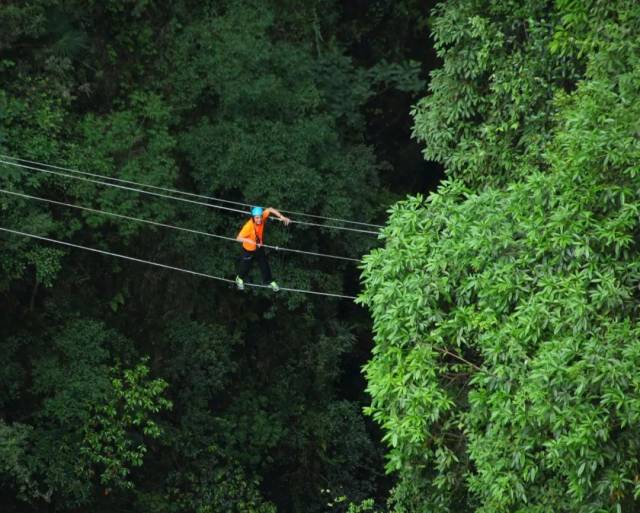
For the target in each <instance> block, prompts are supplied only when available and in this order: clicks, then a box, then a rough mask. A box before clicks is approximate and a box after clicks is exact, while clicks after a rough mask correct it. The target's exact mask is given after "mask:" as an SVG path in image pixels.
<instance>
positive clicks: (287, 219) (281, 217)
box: [267, 207, 291, 226]
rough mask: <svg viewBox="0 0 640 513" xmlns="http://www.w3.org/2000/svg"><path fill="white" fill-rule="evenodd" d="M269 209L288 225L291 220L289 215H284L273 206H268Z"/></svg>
mask: <svg viewBox="0 0 640 513" xmlns="http://www.w3.org/2000/svg"><path fill="white" fill-rule="evenodd" d="M267 211H268V212H269V213H270V214H273V215H274V216H276V217H277V218H278V219H280V221H282V222H283V223H284V225H285V226H288V225H289V223H290V222H291V219H289V218H288V217H287V216H283V215H282V214H281V213H280V212H279V211H278V210H276V209H275V208H273V207H269V208H267Z"/></svg>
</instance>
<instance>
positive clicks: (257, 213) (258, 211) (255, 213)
mask: <svg viewBox="0 0 640 513" xmlns="http://www.w3.org/2000/svg"><path fill="white" fill-rule="evenodd" d="M262 212H263V210H262V207H253V208H252V209H251V215H252V216H261V215H262Z"/></svg>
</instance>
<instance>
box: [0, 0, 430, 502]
mask: <svg viewBox="0 0 640 513" xmlns="http://www.w3.org/2000/svg"><path fill="white" fill-rule="evenodd" d="M431 3H433V2H424V1H413V0H408V1H403V2H397V1H391V0H380V1H375V2H364V1H359V2H346V1H345V2H338V1H331V2H294V1H287V0H274V1H266V2H265V1H251V0H249V1H245V0H230V1H214V2H195V1H178V2H170V3H168V2H155V1H145V0H140V1H131V0H110V1H106V2H94V1H90V2H86V1H83V2H80V1H65V0H59V1H56V0H53V1H52V0H33V1H31V0H30V1H24V2H5V3H3V4H2V6H0V153H1V154H3V156H2V157H1V158H0V160H1V161H2V162H1V163H0V170H1V173H0V189H2V191H3V192H4V191H9V192H16V193H20V194H27V195H30V196H36V197H39V198H47V199H50V200H55V201H58V202H64V203H69V204H74V205H82V206H84V207H88V208H92V209H95V210H101V211H109V212H115V213H118V214H120V215H124V216H130V217H136V218H143V219H149V220H153V221H155V222H159V223H166V224H171V225H176V226H179V227H184V228H190V229H195V230H201V231H205V232H209V233H214V234H222V235H225V236H229V237H235V235H236V233H237V232H238V230H239V229H240V227H241V226H242V223H244V221H245V220H246V219H245V218H243V217H242V216H241V215H240V216H239V215H238V214H237V213H234V212H225V211H220V210H213V209H208V208H206V207H203V206H200V205H191V204H186V203H180V202H175V201H171V200H168V199H165V198H158V197H149V196H144V195H141V194H138V193H136V192H134V191H128V190H123V189H118V188H112V187H107V186H103V185H101V184H99V183H95V182H89V181H79V180H74V179H72V178H70V177H68V176H66V177H65V176H60V175H53V174H51V173H43V172H40V171H38V169H41V168H42V167H43V166H42V164H49V165H56V166H62V167H64V168H69V169H73V170H80V171H83V172H88V173H94V174H97V175H100V176H105V177H117V178H119V179H122V180H129V181H133V182H139V183H144V184H149V185H154V186H159V187H170V188H174V189H179V190H183V191H188V192H192V193H196V194H204V195H209V196H213V197H219V198H224V199H227V200H232V201H241V202H247V203H250V204H257V205H263V206H272V207H275V208H278V209H289V210H292V211H301V212H306V213H313V214H316V215H323V216H327V217H335V218H344V219H351V220H358V221H362V222H369V223H383V222H384V221H385V219H386V215H387V214H386V210H387V209H388V208H389V207H390V205H391V204H392V203H393V202H394V201H396V200H398V199H400V198H401V197H403V196H404V195H405V194H407V193H418V192H426V191H428V190H429V189H431V188H433V187H434V186H435V184H436V183H437V181H438V179H439V177H440V174H441V168H440V167H438V165H437V164H435V163H434V164H431V165H429V164H428V163H427V162H426V161H424V159H423V158H422V156H421V152H420V148H419V146H418V144H417V142H416V141H414V140H412V139H411V137H410V135H411V124H412V120H411V116H410V109H411V105H413V104H414V103H415V102H416V101H417V99H418V98H419V97H420V96H421V95H422V94H423V93H424V91H425V88H426V78H427V74H428V71H429V69H430V68H431V67H433V66H435V64H436V56H435V53H434V51H433V49H432V42H431V41H430V40H429V30H428V16H429V10H430V7H431V5H430V4H431ZM10 157H16V158H22V159H27V160H31V161H33V162H37V163H40V164H30V163H27V162H24V161H22V162H21V166H22V167H21V166H16V165H12V164H15V163H16V162H17V161H14V160H12V159H11V158H10ZM18 163H19V162H18ZM25 165H26V166H27V167H24V166H25ZM31 168H36V169H31ZM47 169H49V170H52V169H53V168H47ZM58 171H60V170H58ZM67 174H69V173H67ZM212 203H214V202H212ZM0 212H1V214H0V217H1V225H2V227H4V228H10V229H14V230H19V231H22V232H26V233H30V234H35V235H39V236H45V237H48V238H51V239H55V240H62V241H67V242H70V243H73V244H77V245H81V246H86V247H91V248H96V249H100V250H103V251H109V252H114V253H117V254H124V255H128V256H131V257H134V258H139V259H142V260H150V261H154V262H159V263H162V264H166V265H171V266H176V267H180V268H186V269H190V270H193V271H197V272H202V273H206V274H211V275H216V276H223V277H226V278H233V276H234V273H235V267H236V263H237V259H238V256H239V252H240V250H239V247H237V246H238V245H237V244H236V245H234V244H233V243H230V242H228V241H225V240H216V239H211V238H206V237H201V236H199V235H197V234H192V233H184V232H176V231H172V230H166V229H163V228H159V227H157V226H148V225H144V224H140V223H136V222H133V221H129V220H126V219H122V218H116V219H114V218H112V217H108V216H104V215H100V214H99V213H96V212H94V211H78V210H75V209H72V208H68V207H65V206H61V205H58V204H48V203H43V202H42V201H34V200H33V199H30V198H25V197H20V196H15V195H9V194H8V193H7V192H5V193H4V194H0ZM248 215H249V214H248V209H247V214H246V216H245V217H246V218H248ZM291 217H292V219H293V221H294V222H295V221H296V216H295V215H291ZM0 240H1V244H0V269H1V273H0V301H1V305H2V308H1V309H0V347H1V350H0V362H1V365H0V391H1V393H0V460H1V463H0V486H1V487H0V503H1V504H2V505H3V507H2V510H3V512H6V513H9V512H18V511H19V512H24V511H34V512H35V511H49V512H64V511H96V512H97V511H105V512H106V511H108V512H113V511H154V512H186V511H197V512H218V511H219V512H232V511H237V512H249V511H255V512H258V511H264V512H267V511H269V512H270V511H279V512H305V513H312V512H320V511H335V512H338V511H346V509H347V507H348V503H349V502H351V501H353V502H354V503H355V502H359V501H362V500H364V499H366V498H374V499H376V501H377V502H379V503H382V502H384V498H385V496H386V494H387V492H388V489H389V488H390V487H391V486H392V484H393V478H391V477H389V476H386V475H385V472H384V449H383V446H382V445H381V443H380V438H381V436H382V434H381V432H380V431H379V428H378V427H377V426H376V425H375V424H374V423H373V422H372V421H371V420H370V419H369V418H368V417H366V416H364V414H363V413H362V408H363V407H364V406H366V405H367V404H368V399H367V395H366V394H365V381H364V378H363V376H362V371H361V367H362V365H363V364H364V363H365V362H366V361H367V359H368V358H369V355H370V351H371V348H372V337H371V324H370V319H369V316H368V314H367V312H366V310H364V309H363V308H362V307H361V306H358V305H355V304H353V303H352V302H349V301H344V300H339V299H333V298H327V297H315V296H303V295H300V294H292V293H286V292H280V293H278V295H274V293H272V292H271V291H264V290H257V291H256V290H247V291H245V292H243V293H239V292H238V291H236V290H235V289H234V288H233V287H232V286H228V285H227V284H224V283H223V284H220V283H217V282H215V281H211V280H207V279H203V278H199V277H195V276H190V275H185V274H181V273H178V272H174V271H171V270H166V269H158V268H154V267H150V266H147V265H144V264H140V263H135V262H129V261H125V260H121V259H117V258H113V257H109V256H104V255H99V254H95V253H89V252H86V251H82V250H81V249H73V248H69V247H64V246H59V245H55V244H51V243H47V242H43V241H39V240H32V239H29V238H25V237H22V236H19V235H15V234H9V233H3V234H2V235H0ZM266 242H267V243H269V244H273V245H277V246H282V247H292V248H297V249H301V250H306V251H313V252H321V253H327V254H335V255H343V256H348V257H351V258H356V259H357V258H360V257H361V256H362V255H363V254H365V253H366V252H368V251H369V250H370V249H371V248H373V247H375V246H376V244H377V243H378V242H377V239H376V237H375V235H374V236H371V235H368V234H362V233H357V232H344V231H343V232H341V231H337V230H329V229H322V228H319V227H310V226H303V225H295V224H293V225H291V226H289V227H287V228H285V227H284V226H282V225H281V224H280V223H277V222H270V224H269V226H268V227H267V229H266ZM270 262H271V266H272V268H273V272H274V275H275V277H276V278H277V280H278V282H279V283H280V284H281V285H282V286H285V287H291V288H300V289H311V290H319V291H325V292H333V293H340V294H346V295H356V294H358V293H359V291H360V286H359V280H358V276H359V273H360V271H359V269H358V267H357V264H354V263H352V262H342V261H337V262H336V261H332V260H328V259H324V258H319V257H314V256H308V255H298V254H291V253H284V252H274V251H272V252H271V255H270ZM252 279H253V280H254V281H258V279H259V275H258V272H257V269H254V270H253V275H252Z"/></svg>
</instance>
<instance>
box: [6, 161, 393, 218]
mask: <svg viewBox="0 0 640 513" xmlns="http://www.w3.org/2000/svg"><path fill="white" fill-rule="evenodd" d="M0 158H6V159H11V160H17V161H19V162H26V163H28V164H36V165H38V166H44V167H50V168H53V169H60V170H61V171H69V172H70V173H76V174H79V175H85V176H92V177H94V178H101V179H103V180H113V181H114V182H119V183H126V184H129V185H137V186H138V187H145V188H149V189H156V190H159V191H164V192H170V193H173V194H183V195H185V196H191V197H193V198H201V199H207V200H213V201H219V202H221V203H229V204H231V205H240V206H243V207H252V206H253V205H252V204H250V203H243V202H241V201H231V200H227V199H223V198H216V197H214V196H206V195H204V194H196V193H193V192H187V191H181V190H179V189H170V188H168V187H160V186H157V185H150V184H146V183H140V182H134V181H132V180H124V179H122V178H116V177H114V176H105V175H100V174H96V173H88V172H86V171H79V170H77V169H71V168H68V167H63V166H55V165H53V164H47V163H45V162H38V161H35V160H28V159H23V158H19V157H12V156H11V155H5V154H2V153H0ZM280 212H284V213H285V214H294V215H298V216H305V217H313V218H316V219H326V220H328V221H339V222H342V223H351V224H358V225H362V226H371V227H373V228H383V226H382V225H380V224H374V223H363V222H361V221H351V220H349V219H341V218H339V217H326V216H319V215H315V214H307V213H306V212H295V211H293V210H283V209H280Z"/></svg>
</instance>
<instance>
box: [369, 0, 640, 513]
mask: <svg viewBox="0 0 640 513" xmlns="http://www.w3.org/2000/svg"><path fill="white" fill-rule="evenodd" d="M433 26H434V30H435V37H436V44H437V48H438V52H439V55H440V56H441V58H442V59H443V66H442V68H441V69H440V70H438V71H436V72H435V73H434V74H433V75H432V81H431V94H430V95H429V96H427V97H426V98H425V99H424V100H422V101H421V102H420V103H419V104H418V105H417V107H416V109H415V111H414V115H415V135H416V136H417V137H418V138H419V139H420V140H422V141H424V142H425V144H426V147H425V154H426V156H427V157H429V158H435V159H438V160H440V161H442V162H443V163H444V164H445V165H446V167H447V172H448V173H449V180H448V181H447V182H446V183H445V184H443V186H442V187H441V188H440V189H439V191H438V193H437V194H432V195H430V196H428V197H427V198H425V197H423V196H416V197H411V198H409V199H408V200H406V201H404V202H401V203H399V204H397V205H396V206H394V208H393V209H392V211H391V220H390V222H389V225H388V227H387V228H386V229H385V232H384V239H385V247H384V248H383V249H380V250H374V251H373V252H372V253H371V255H369V256H368V257H367V258H366V264H365V270H364V281H365V283H366V292H365V293H364V294H363V296H362V301H363V302H365V303H366V304H367V305H368V306H369V307H370V309H371V312H372V314H373V318H374V331H375V337H376V345H375V349H374V356H373V358H372V360H371V361H370V363H368V365H367V367H366V373H367V378H368V389H369V391H370V393H371V395H372V406H371V408H370V412H371V414H372V415H373V417H374V418H375V419H376V420H377V421H378V422H379V423H380V424H381V425H382V426H383V427H384V429H385V432H386V433H385V439H386V441H387V443H388V445H389V447H390V452H389V459H388V468H389V469H390V470H395V471H397V472H398V475H399V477H400V480H399V482H398V485H397V486H396V488H395V491H394V494H393V497H392V507H393V509H394V511H397V512H414V511H415V512H417V511H429V512H464V511H477V512H483V513H489V512H491V513H494V512H515V511H518V512H528V513H534V512H551V511H553V512H581V513H595V512H605V511H607V512H608V511H611V512H634V511H637V510H638V508H639V507H640V480H639V476H640V460H639V459H638V454H639V452H638V450H639V444H640V439H639V438H638V429H639V428H640V381H639V379H638V372H637V369H638V366H639V365H640V343H639V340H640V328H639V326H638V314H639V311H638V303H639V299H640V293H639V292H638V287H639V284H640V253H639V248H638V236H639V235H640V217H639V211H640V195H639V191H640V188H639V187H638V184H639V182H638V180H639V179H640V168H639V167H638V163H639V162H640V131H639V129H640V125H639V124H638V123H639V122H638V120H639V119H640V44H639V43H638V42H639V41H640V7H639V6H638V4H637V2H632V1H624V0H620V1H614V2H608V1H607V2H605V1H601V0H590V1H587V2H574V1H570V0H557V1H555V2H545V1H541V0H530V1H527V2H502V1H497V0H484V1H481V2H478V1H472V0H457V1H451V2H447V3H445V4H442V5H441V6H440V7H439V9H438V11H437V18H436V19H435V20H434V23H433Z"/></svg>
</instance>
